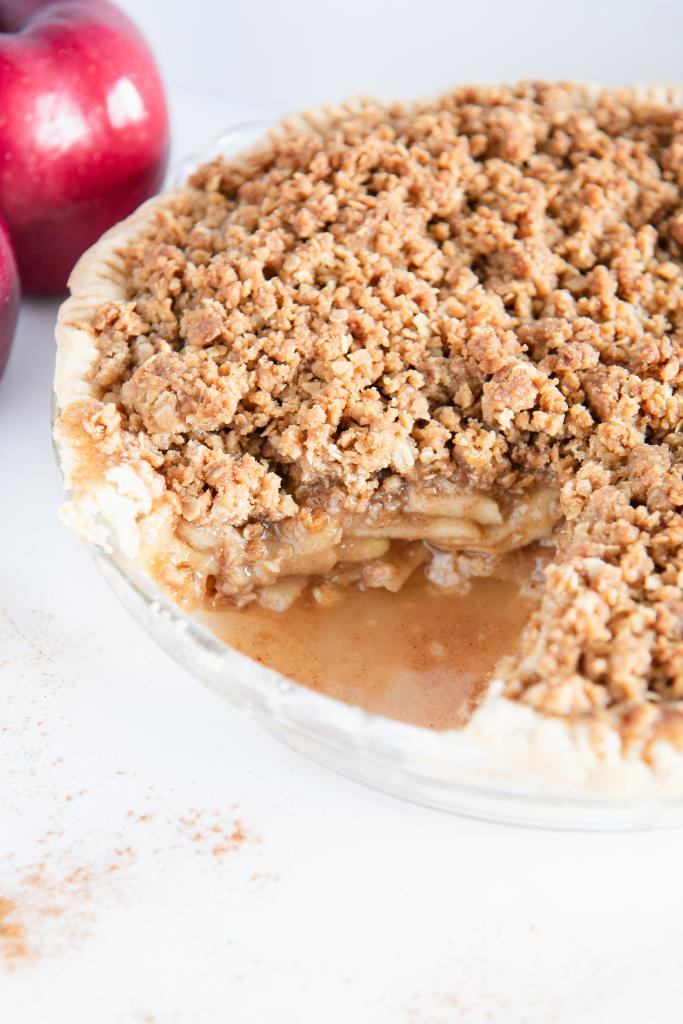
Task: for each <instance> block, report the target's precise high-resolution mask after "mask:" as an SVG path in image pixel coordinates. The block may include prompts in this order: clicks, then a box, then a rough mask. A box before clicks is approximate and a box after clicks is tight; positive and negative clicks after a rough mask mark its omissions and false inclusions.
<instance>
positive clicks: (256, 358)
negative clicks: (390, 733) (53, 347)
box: [56, 83, 683, 765]
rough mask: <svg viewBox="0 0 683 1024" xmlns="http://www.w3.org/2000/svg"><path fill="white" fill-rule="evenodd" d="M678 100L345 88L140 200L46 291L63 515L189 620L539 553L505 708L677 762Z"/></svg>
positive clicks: (579, 92)
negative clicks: (535, 594) (51, 294)
mask: <svg viewBox="0 0 683 1024" xmlns="http://www.w3.org/2000/svg"><path fill="white" fill-rule="evenodd" d="M678 100H679V97H678V96H677V95H676V93H675V92H674V91H672V90H665V89H660V90H649V91H645V92H639V91H637V90H617V91H605V90H592V89H588V88H585V87H579V86H571V85H562V84H543V83H522V84H520V85H517V86H513V87H487V88H483V87H476V88H474V87H471V88H470V87H467V88H460V89H456V90H455V91H453V92H450V93H448V94H446V95H444V96H442V97H440V98H438V99H436V100H432V101H429V102H424V103H420V104H415V105H410V106H408V105H398V104H397V105H393V106H385V105H382V104H379V103H375V102H369V101H368V102H363V103H359V104H355V105H347V106H344V107H340V108H335V109H327V110H325V111H322V112H313V113H310V114H307V115H304V116H302V117H299V118H296V119H292V120H289V121H286V122H284V123H283V124H282V125H280V126H279V127H278V128H277V129H276V130H275V131H274V132H273V133H272V134H271V135H270V137H269V138H268V139H267V140H265V141H264V143H263V145H261V146H260V147H259V148H257V149H255V150H253V151H251V152H250V153H248V154H246V155H244V156H241V157H240V158H237V159H233V160H230V161H226V160H224V159H222V158H218V159H216V160H214V161H212V162H210V163H208V164H206V165H204V166H203V167H201V168H200V169H199V170H198V171H197V172H196V173H195V174H194V175H193V176H192V177H191V178H190V180H189V182H188V183H187V185H186V186H185V187H183V188H181V189H178V190H176V191H173V192H168V193H165V194H164V195H162V196H160V197H158V198H157V199H155V200H153V201H151V202H150V203H148V204H146V206H144V207H142V208H141V210H140V211H138V213H137V214H135V215H134V216H133V217H132V218H129V220H128V221H126V222H124V223H123V224H122V225H119V226H117V228H115V229H113V231H112V232H110V233H109V234H108V235H106V236H105V237H104V239H103V240H102V241H101V242H100V243H98V245H97V246H95V247H94V249H93V250H91V252H90V253H88V254H86V256H85V257H84V258H83V259H82V261H81V263H80V264H79V266H78V267H77V268H76V270H75V271H74V274H73V277H72V281H71V292H72V297H71V298H70V299H69V300H68V301H67V302H66V303H65V304H64V306H63V307H62V310H61V312H60V318H59V325H58V330H57V337H58V342H59V357H58V366H57V375H56V395H57V402H58V407H59V417H58V421H57V426H56V437H57V442H58V445H59V447H60V450H61V453H62V461H63V465H64V469H65V474H66V478H67V483H68V484H69V486H70V488H71V490H72V498H71V501H70V504H69V506H68V508H67V517H68V518H69V519H70V521H71V522H72V524H73V525H74V526H75V527H76V528H77V529H78V530H79V532H80V533H81V534H83V535H84V536H86V537H87V538H88V539H90V540H94V541H95V542H102V540H103V538H104V536H105V533H106V530H105V531H104V532H103V524H106V527H107V529H114V530H115V532H116V535H117V538H118V541H119V543H120V544H121V545H122V546H123V547H124V549H126V550H127V551H128V552H129V553H130V554H132V555H133V557H135V558H136V559H137V560H138V561H140V562H141V563H142V564H144V565H145V567H146V568H147V569H148V570H149V571H150V572H151V573H152V574H153V576H154V577H155V578H156V579H157V580H159V582H160V583H161V584H162V585H163V586H164V587H165V588H166V589H167V590H169V591H170V592H171V593H172V595H173V596H174V598H175V599H176V600H177V601H179V602H181V603H184V604H186V605H189V606H191V607H202V608H208V607H211V608H215V607H220V606H221V605H230V606H235V605H237V606H241V605H248V604H250V603H255V602H257V603H259V604H260V605H262V606H264V607H265V608H267V609H270V610H275V611H284V610H286V609H287V608H290V607H291V606H292V605H293V604H294V603H295V602H297V601H299V600H301V599H302V595H304V593H305V594H306V595H307V596H308V598H309V599H311V600H314V601H316V602H319V603H320V604H323V605H327V604H329V605H332V604H334V603H335V602H339V601H343V600H344V594H345V593H348V591H349V589H350V588H360V589H368V588H384V589H386V590H388V591H393V592H397V591H399V590H400V589H401V588H402V587H403V586H404V585H405V584H406V583H407V582H408V580H409V579H410V578H411V576H413V574H414V573H415V572H416V571H417V570H419V571H420V572H421V573H423V574H424V576H425V577H426V579H427V580H428V581H429V583H430V585H432V586H434V587H437V588H438V587H440V588H443V590H444V591H448V592H451V593H452V592H455V591H457V592H458V593H461V594H466V592H467V589H468V587H469V586H471V584H472V580H473V579H474V578H476V577H487V576H495V575H496V573H497V572H498V571H499V568H500V566H501V564H502V563H503V562H504V559H505V558H506V557H508V556H509V554H510V552H514V551H519V550H522V549H525V548H527V547H528V546H529V545H532V544H538V543H541V544H542V545H546V546H548V547H550V548H551V550H552V552H553V559H552V562H551V564H550V565H549V566H548V567H547V569H546V571H545V574H544V582H543V585H542V592H541V594H540V604H539V607H538V610H537V611H536V612H535V613H534V614H533V615H532V616H531V618H530V621H529V623H528V625H527V626H526V628H525V630H524V631H523V634H522V637H521V640H520V642H519V645H518V647H517V649H516V650H514V651H510V652H509V656H508V657H506V658H504V659H503V660H502V661H501V663H500V664H499V666H498V668H497V671H496V673H495V675H496V685H495V688H494V689H495V694H496V695H497V699H498V697H500V698H501V699H502V700H503V702H504V703H505V706H506V707H522V708H524V709H525V716H526V717H525V718H524V721H525V722H526V723H528V722H529V721H530V720H533V722H534V728H536V725H537V723H538V722H539V721H542V720H546V719H553V720H554V721H557V720H560V721H561V722H563V723H564V724H565V726H566V727H567V729H568V730H570V731H572V735H574V736H578V735H579V732H580V735H581V737H582V739H581V742H583V740H584V739H585V737H588V742H589V746H590V750H591V757H593V756H595V757H597V758H598V759H599V758H601V757H603V758H604V757H608V756H612V755H611V754H610V751H612V752H613V750H614V749H616V750H617V755H618V756H619V757H622V758H627V759H628V758H630V759H633V758H636V759H642V761H643V762H644V763H647V764H652V765H654V764H655V763H657V762H658V759H659V761H661V758H662V756H663V755H662V750H664V749H666V750H667V751H670V750H676V751H678V750H680V749H681V747H682V746H683V591H682V586H683V558H682V556H681V542H682V540H683V516H682V514H681V509H682V508H683V454H682V448H681V441H680V438H681V433H680V429H681V421H682V413H683V401H682V397H681V381H682V376H683V364H682V362H681V353H682V351H683V274H682V272H681V271H682V266H683V169H682V168H683V160H682V157H683V108H682V107H679V106H678V105H677V104H678ZM487 700H488V698H487V699H486V700H485V701H484V704H483V705H482V710H483V709H485V707H486V706H487ZM477 715H479V719H477ZM529 716H531V719H530V718H529ZM481 721H484V719H483V718H482V715H481V714H480V713H479V712H477V714H475V716H474V720H473V724H474V725H476V726H477V727H478V725H480V724H481ZM525 727H526V726H525ZM577 742H578V741H577ZM615 743H616V748H615V747H614V744H615ZM610 744H611V746H610Z"/></svg>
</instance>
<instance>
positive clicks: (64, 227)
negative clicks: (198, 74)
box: [0, 0, 169, 294]
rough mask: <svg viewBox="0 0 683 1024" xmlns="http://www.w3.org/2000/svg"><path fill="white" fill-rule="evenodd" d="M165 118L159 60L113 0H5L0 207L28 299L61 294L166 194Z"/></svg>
mask: <svg viewBox="0 0 683 1024" xmlns="http://www.w3.org/2000/svg"><path fill="white" fill-rule="evenodd" d="M168 144H169V131H168V113H167V109H166V100H165V98H164V91H163V87H162V84H161V80H160V78H159V73H158V71H157V67H156V64H155V62H154V58H153V57H152V55H151V53H150V51H149V49H148V47H147V44H146V43H145V41H144V39H143V38H142V36H141V35H140V34H139V32H138V31H137V29H136V28H135V26H134V25H133V24H132V22H131V21H130V20H129V19H128V18H127V17H126V16H125V15H124V14H123V13H122V12H121V11H119V10H118V9H117V8H116V7H115V6H114V5H113V4H111V3H108V2H107V0H61V2H59V0H0V210H2V212H3V213H4V215H5V218H6V220H7V223H8V225H9V228H10V232H11V234H12V239H13V241H14V247H15V251H16V254H17V262H18V265H19V273H20V276H21V281H22V285H23V288H24V291H25V292H29V293H33V294H47V293H51V292H58V291H61V290H63V289H64V288H65V286H66V280H67V277H68V275H69V272H70V270H71V268H72V267H73V265H74V263H75V262H76V260H77V259H78V257H79V256H80V255H81V253H82V252H84V250H85V249H87V248H88V246H90V245H91V244H92V243H93V242H94V241H96V239H97V238H99V236H100V235H101V234H102V232H103V231H105V230H106V229H107V228H108V227H110V226H111V225H112V224H114V223H115V222H116V221H118V220H120V219H121V218H122V217H125V216H126V215H127V214H128V213H130V212H131V211H132V210H134V209H135V207H136V206H139V204H140V203H141V202H142V201H143V200H144V199H146V198H147V197H148V196H150V195H152V194H153V193H154V192H156V191H158V189H159V187H160V185H161V183H162V180H163V177H164V172H165V170H166V163H167V159H168Z"/></svg>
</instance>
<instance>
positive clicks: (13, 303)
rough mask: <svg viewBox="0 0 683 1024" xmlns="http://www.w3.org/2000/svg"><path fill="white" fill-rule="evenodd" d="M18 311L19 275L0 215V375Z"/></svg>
mask: <svg viewBox="0 0 683 1024" xmlns="http://www.w3.org/2000/svg"><path fill="white" fill-rule="evenodd" d="M18 312H19V277H18V275H17V265H16V263H15V261H14V252H13V251H12V243H11V241H10V237H9V233H8V231H7V225H6V224H5V222H4V220H3V219H2V217H0V377H1V376H2V371H3V370H4V369H5V366H6V365H7V357H8V355H9V350H10V346H11V344H12V338H13V337H14V328H15V327H16V325H17V314H18Z"/></svg>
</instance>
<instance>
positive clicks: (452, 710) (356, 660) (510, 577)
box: [202, 545, 551, 729]
mask: <svg viewBox="0 0 683 1024" xmlns="http://www.w3.org/2000/svg"><path fill="white" fill-rule="evenodd" d="M550 555H551V549H548V548H539V547H538V545H533V546H531V547H529V548H526V549H524V550H522V551H517V552H515V553H512V554H510V555H508V556H506V557H505V558H504V559H503V560H502V561H501V562H500V563H499V568H498V570H497V573H496V576H493V577H489V578H477V579H474V580H472V582H471V585H470V589H469V590H468V592H467V593H466V594H459V593H453V592H449V591H444V590H443V589H442V588H440V587H438V586H435V585H434V584H432V583H430V582H429V581H428V580H427V579H426V578H425V576H424V574H423V572H422V570H418V571H417V572H415V573H414V574H413V576H412V577H411V579H410V580H409V581H408V583H406V585H405V586H404V587H403V588H402V589H401V590H400V591H399V592H398V593H396V594H393V593H390V592H389V591H386V590H381V589H367V590H357V589H352V588H349V589H348V591H347V592H346V594H345V596H344V599H343V601H342V602H341V603H339V604H337V605H334V606H332V607H322V606H320V605H319V604H317V603H316V602H315V601H314V600H313V599H312V598H311V597H309V596H307V595H305V596H303V597H302V598H300V599H299V600H298V601H297V602H296V603H295V604H294V605H293V606H292V607H291V608H289V609H287V610H286V611H282V612H277V611H272V610H269V609H266V608H263V607H261V606H260V605H258V604H252V605H248V606H247V607H245V608H240V609H238V608H230V609H221V610H220V611H213V612H207V613H204V614H203V616H202V619H203V621H204V622H205V624H207V625H208V626H209V628H210V629H212V630H213V631H214V632H215V633H216V634H217V635H218V636H219V637H221V638H222V639H223V640H224V641H225V642H226V643H228V644H229V645H230V646H231V647H234V648H235V649H237V650H238V651H240V652H241V653H243V654H246V655H248V656H249V657H250V658H253V659H254V660H255V661H258V662H260V663H261V664H263V665H266V666H268V667H269V668H273V669H276V670H277V671H278V672H281V673H282V674H283V675H285V676H287V677H289V678H290V679H294V680H296V681H297V682H299V683H303V684H304V685H306V686H309V687H310V688H311V689H312V690H316V691H317V692H318V693H323V694H326V695H327V696H329V697H334V698H336V699H337V700H340V701H344V702H346V703H348V704H356V705H359V706H360V707H362V708H365V709H366V710H367V711H372V712H375V713H378V714H381V715H385V716H387V717H388V718H394V719H398V720H400V721H402V722H410V723H412V724H414V725H420V726H424V727H426V728H429V729H449V728H454V727H458V726H462V725H463V724H464V722H465V721H466V720H467V717H468V715H469V714H470V712H471V711H472V709H473V707H474V706H475V704H476V702H477V699H478V697H479V696H480V694H481V691H482V688H483V687H484V686H485V684H486V682H487V681H488V680H489V679H490V678H491V676H492V674H493V673H494V670H495V668H496V665H497V664H498V662H499V661H500V659H501V658H502V657H504V656H505V655H508V654H511V653H512V652H513V651H514V649H515V646H516V644H517V641H518V639H519V635H520V633H521V631H522V629H523V628H524V625H525V624H526V622H527V621H528V619H529V617H530V615H531V613H532V612H533V610H534V609H535V608H536V606H537V600H538V599H537V597H536V594H535V589H536V588H535V585H534V582H539V581H540V578H541V577H542V572H543V565H544V564H545V563H546V562H547V561H548V558H549V557H550Z"/></svg>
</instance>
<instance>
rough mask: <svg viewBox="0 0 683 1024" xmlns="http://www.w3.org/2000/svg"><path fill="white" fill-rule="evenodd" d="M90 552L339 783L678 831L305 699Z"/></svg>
mask: <svg viewBox="0 0 683 1024" xmlns="http://www.w3.org/2000/svg"><path fill="white" fill-rule="evenodd" d="M271 123H272V122H266V121H252V122H248V123H244V124H240V125H237V126H235V127H232V128H230V129H229V130H228V131H226V132H224V133H223V134H222V135H221V136H220V137H219V138H217V139H214V140H213V141H212V142H210V143H209V144H208V145H207V146H206V147H204V148H203V149H202V150H201V151H199V152H198V153H196V154H194V155H193V156H191V157H189V158H188V159H186V160H184V161H182V162H181V163H180V165H178V166H177V168H176V170H175V172H174V173H173V175H172V177H171V181H170V184H171V185H178V184H180V183H181V182H182V181H184V180H185V178H186V177H187V175H188V174H189V173H190V172H191V171H192V170H193V169H194V168H195V167H196V166H198V165H199V164H200V163H202V162H204V161H205V160H208V159H211V158H212V157H214V156H216V155H217V154H219V153H220V154H223V155H226V156H232V155H235V154H236V153H239V152H240V151H243V150H245V149H247V148H249V147H250V146H251V145H253V144H254V143H256V142H257V141H258V139H259V138H261V137H262V136H263V135H264V133H265V132H266V131H267V129H268V128H269V127H270V126H271ZM103 525H105V526H106V524H103ZM110 537H111V535H110ZM93 550H94V556H95V560H96V562H97V565H98V567H99V569H100V570H101V572H102V574H103V575H104V577H105V578H106V580H107V581H108V583H109V584H110V585H111V587H112V589H113V590H114V592H115V593H116V595H117V596H118V597H119V598H120V600H121V601H122V603H123V604H124V605H125V606H126V608H127V609H128V610H129V612H130V613H131V614H132V615H133V617H134V618H135V619H136V620H137V621H138V622H139V623H141V624H142V625H143V626H144V628H145V629H146V630H147V632H148V633H149V634H150V635H151V636H152V637H153V638H154V640H156V641H157V643H159V644H160V646H161V647H163V648H164V650H166V651H167V652H168V653H169V654H170V655H171V656H172V657H173V658H175V660H176V661H178V662H179V663H180V664H181V665H183V666H184V667H185V668H186V669H187V670H188V671H189V672H190V673H191V674H192V675H194V676H195V677H196V678H197V679H199V680H200V681H201V682H203V683H205V684H206V685H207V686H208V687H210V688H211V689H212V690H214V691H215V692H216V693H217V694H219V695H220V696H222V697H224V698H226V699H227V700H229V701H230V702H231V703H232V704H233V705H235V706H236V707H237V708H240V709H241V710H242V711H244V712H246V713H247V714H249V715H251V716H253V717H254V718H255V719H257V720H258V721H259V722H261V723H263V725H264V726H265V727H266V728H267V729H269V730H270V731H271V732H272V733H273V734H274V735H275V736H277V737H278V738H280V739H281V740H283V741H284V742H285V743H286V744H288V745H289V746H290V747H292V748H294V749H295V750H297V751H299V752H300V753H302V754H305V755H307V756H308V757H311V758H313V759H314V760H315V761H317V762H319V763H321V764H324V765H326V766H328V767H329V768H332V769H334V770H336V771H338V772H340V773H342V774H343V775H345V776H348V777H349V778H352V779H355V780H357V781H359V782H362V783H365V784H367V785H369V786H373V787H375V788H377V789H380V790H383V791H385V792H387V793H391V794H393V795H394V796H398V797H402V798H404V799H406V800H412V801H414V802H416V803H419V804H424V805H427V806H430V807H434V808H439V809H440V810H444V811H450V812H453V813H457V814H463V815H468V816H471V817H477V818H482V819H487V820H492V821H500V822H508V823H512V824H518V825H533V826H541V827H552V828H585V829H601V830H618V829H646V828H652V827H666V826H673V825H680V824H683V798H682V799H678V798H671V797H669V796H667V797H662V798H659V797H647V798H637V799H636V798H630V797H629V796H628V794H627V793H625V794H624V795H623V797H622V796H618V797H613V796H609V797H605V796H601V795H595V796H590V795H587V794H586V792H585V791H580V790H578V789H577V788H575V787H571V786H569V785H564V784H560V783H557V782H554V781H551V780H548V779H546V778H544V777H540V776H539V777H537V776H533V777H532V776H523V777H522V776H520V775H519V773H515V772H514V771H513V770H512V769H511V768H510V767H509V766H506V765H505V763H503V762H502V761H500V760H497V759H496V757H495V753H490V754H489V753H483V752H482V751H481V750H479V749H475V748H473V747H472V746H471V745H469V744H467V743H466V742H465V741H464V740H463V738H462V736H461V735H460V734H459V733H458V732H457V731H455V730H449V731H446V732H435V731H432V730H428V729H425V728H421V727H418V726H413V725H408V724H404V723H402V722H398V721H394V720H390V719H388V718H385V717H383V716H381V715H377V714H371V713H369V712H366V711H364V710H362V709H361V708H358V707H353V706H350V705H347V704H343V703H341V702H339V701H336V700H334V699H332V698H330V697H326V696H323V695H321V694H319V693H316V692H314V691H313V690H310V689H308V688H307V687H305V686H303V685H301V684H299V683H296V682H294V681H292V680H290V679H287V678H285V677H284V676H282V675H280V674H279V673H278V672H276V671H274V670H271V669H268V668H265V667H264V666H262V665H260V664H258V663H257V662H255V661H253V660H251V659H250V658H248V657H246V656H245V655H243V654H240V653H238V652H237V651H235V650H234V649H232V648H230V647H229V646H228V645H227V644H226V643H224V642H223V641H222V640H220V639H219V638H218V637H217V636H215V635H214V634H213V633H211V632H210V631H209V630H208V629H207V628H206V627H205V626H204V625H202V623H201V622H200V621H198V619H196V618H195V617H193V615H191V614H189V613H187V612H185V611H184V610H183V609H181V608H180V607H178V606H177V605H176V604H174V603H173V602H172V601H170V600H169V598H168V597H167V596H166V595H165V594H164V593H163V592H162V591H161V590H160V588H159V587H158V586H157V585H156V583H155V582H154V581H153V580H152V579H151V578H150V577H149V576H148V575H147V574H146V573H145V572H144V571H143V570H142V569H141V568H140V567H138V566H137V565H135V564H133V563H132V562H131V561H130V560H129V559H128V558H127V557H126V556H125V555H124V554H123V553H122V552H121V551H120V550H119V549H118V548H117V546H116V543H115V541H114V540H113V539H111V541H110V543H109V544H108V545H107V547H106V549H102V548H95V549H93Z"/></svg>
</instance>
